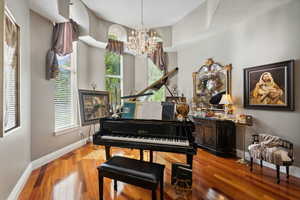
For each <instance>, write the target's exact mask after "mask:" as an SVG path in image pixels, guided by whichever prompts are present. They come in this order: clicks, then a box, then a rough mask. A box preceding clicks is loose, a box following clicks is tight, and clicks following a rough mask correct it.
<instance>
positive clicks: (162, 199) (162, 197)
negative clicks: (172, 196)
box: [160, 172, 164, 200]
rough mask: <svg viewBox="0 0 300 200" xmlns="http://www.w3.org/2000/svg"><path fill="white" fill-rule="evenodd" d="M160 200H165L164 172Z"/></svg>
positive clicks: (161, 179)
mask: <svg viewBox="0 0 300 200" xmlns="http://www.w3.org/2000/svg"><path fill="white" fill-rule="evenodd" d="M160 200H164V172H162V177H161V178H160Z"/></svg>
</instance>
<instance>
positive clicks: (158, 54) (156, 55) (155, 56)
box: [148, 42, 167, 72]
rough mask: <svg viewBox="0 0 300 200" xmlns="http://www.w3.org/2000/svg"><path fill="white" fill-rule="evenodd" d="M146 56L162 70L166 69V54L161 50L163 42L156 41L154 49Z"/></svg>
mask: <svg viewBox="0 0 300 200" xmlns="http://www.w3.org/2000/svg"><path fill="white" fill-rule="evenodd" d="M148 58H150V59H151V60H152V62H153V63H154V64H155V65H156V66H157V67H158V68H159V69H160V70H162V71H164V72H166V71H167V64H166V54H165V52H164V50H163V43H162V42H159V43H157V46H156V50H155V51H154V52H153V53H151V54H149V55H148Z"/></svg>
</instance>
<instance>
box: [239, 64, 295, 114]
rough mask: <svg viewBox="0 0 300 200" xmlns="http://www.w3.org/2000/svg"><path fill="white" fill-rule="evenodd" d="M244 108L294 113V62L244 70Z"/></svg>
mask: <svg viewBox="0 0 300 200" xmlns="http://www.w3.org/2000/svg"><path fill="white" fill-rule="evenodd" d="M244 107H245V108H249V109H263V110H286V111H294V110H295V105H294V60H289V61H284V62H279V63H273V64H268V65H263V66H257V67H251V68H246V69H244Z"/></svg>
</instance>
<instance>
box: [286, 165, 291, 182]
mask: <svg viewBox="0 0 300 200" xmlns="http://www.w3.org/2000/svg"><path fill="white" fill-rule="evenodd" d="M285 169H286V178H287V179H289V177H290V167H289V166H285Z"/></svg>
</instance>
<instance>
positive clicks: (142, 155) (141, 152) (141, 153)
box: [140, 149, 144, 161]
mask: <svg viewBox="0 0 300 200" xmlns="http://www.w3.org/2000/svg"><path fill="white" fill-rule="evenodd" d="M140 160H142V161H143V160H144V151H143V149H140Z"/></svg>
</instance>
